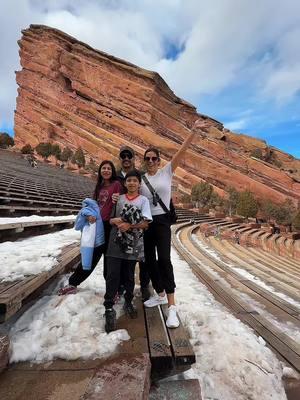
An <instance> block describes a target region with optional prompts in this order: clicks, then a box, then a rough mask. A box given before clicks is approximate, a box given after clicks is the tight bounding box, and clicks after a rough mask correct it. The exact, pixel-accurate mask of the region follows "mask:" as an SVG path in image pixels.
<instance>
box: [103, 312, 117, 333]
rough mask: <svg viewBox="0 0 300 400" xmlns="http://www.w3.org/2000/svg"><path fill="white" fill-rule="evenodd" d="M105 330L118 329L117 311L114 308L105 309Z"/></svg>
mask: <svg viewBox="0 0 300 400" xmlns="http://www.w3.org/2000/svg"><path fill="white" fill-rule="evenodd" d="M104 316H105V332H106V333H109V332H112V331H115V330H116V325H117V321H116V312H115V310H114V309H113V308H107V309H106V310H105V314H104Z"/></svg>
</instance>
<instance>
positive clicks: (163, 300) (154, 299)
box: [144, 294, 168, 307]
mask: <svg viewBox="0 0 300 400" xmlns="http://www.w3.org/2000/svg"><path fill="white" fill-rule="evenodd" d="M162 304H168V299H167V296H166V295H164V296H159V295H158V294H155V295H154V296H151V297H150V299H149V300H147V301H145V302H144V306H145V307H155V306H160V305H162Z"/></svg>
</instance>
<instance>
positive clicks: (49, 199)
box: [0, 150, 95, 216]
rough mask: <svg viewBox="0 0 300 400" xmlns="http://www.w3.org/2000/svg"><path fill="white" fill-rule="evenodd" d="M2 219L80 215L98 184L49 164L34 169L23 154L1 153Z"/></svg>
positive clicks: (0, 206)
mask: <svg viewBox="0 0 300 400" xmlns="http://www.w3.org/2000/svg"><path fill="white" fill-rule="evenodd" d="M0 170H1V175H0V216H19V215H30V214H40V215H47V214H48V215H53V214H54V215H62V214H76V213H77V212H78V210H79V209H80V207H81V203H82V200H83V199H84V198H85V197H91V196H92V194H93V191H94V188H95V182H94V181H93V180H91V179H90V178H86V177H83V176H79V175H76V174H72V173H71V172H69V171H67V170H64V169H59V168H56V167H53V166H50V165H47V164H45V163H41V162H38V167H37V168H32V167H31V166H30V165H29V163H28V161H27V160H26V159H24V156H22V155H21V154H19V153H15V152H11V151H7V150H0Z"/></svg>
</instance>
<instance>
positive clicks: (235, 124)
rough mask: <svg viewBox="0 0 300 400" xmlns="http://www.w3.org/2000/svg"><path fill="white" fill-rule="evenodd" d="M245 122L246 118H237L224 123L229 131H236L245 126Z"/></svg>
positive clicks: (246, 121)
mask: <svg viewBox="0 0 300 400" xmlns="http://www.w3.org/2000/svg"><path fill="white" fill-rule="evenodd" d="M247 123H248V120H247V119H238V120H236V121H231V122H227V123H226V124H225V128H227V129H230V130H231V131H238V130H240V129H244V128H246V126H247Z"/></svg>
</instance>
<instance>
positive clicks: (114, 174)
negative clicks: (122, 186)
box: [93, 160, 118, 201]
mask: <svg viewBox="0 0 300 400" xmlns="http://www.w3.org/2000/svg"><path fill="white" fill-rule="evenodd" d="M105 164H108V165H110V167H111V178H110V182H114V181H116V180H118V178H117V172H116V168H115V166H114V164H113V162H112V161H110V160H104V161H102V163H101V164H100V165H99V169H98V176H97V183H96V187H95V191H94V196H93V199H94V200H96V201H97V200H98V196H99V190H100V188H101V186H102V185H103V178H102V176H101V168H102V167H103V165H105Z"/></svg>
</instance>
